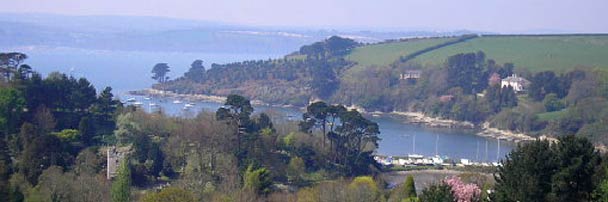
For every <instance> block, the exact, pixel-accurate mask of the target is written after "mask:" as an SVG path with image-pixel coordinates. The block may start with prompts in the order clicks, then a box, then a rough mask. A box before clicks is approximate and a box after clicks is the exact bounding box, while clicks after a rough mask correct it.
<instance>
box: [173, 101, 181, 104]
mask: <svg viewBox="0 0 608 202" xmlns="http://www.w3.org/2000/svg"><path fill="white" fill-rule="evenodd" d="M181 103H182V101H181V100H175V101H173V104H181Z"/></svg>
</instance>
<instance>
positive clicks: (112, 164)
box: [106, 146, 130, 180]
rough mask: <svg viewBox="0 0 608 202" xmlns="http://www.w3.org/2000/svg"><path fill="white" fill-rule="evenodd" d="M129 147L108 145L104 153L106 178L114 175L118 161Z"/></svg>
mask: <svg viewBox="0 0 608 202" xmlns="http://www.w3.org/2000/svg"><path fill="white" fill-rule="evenodd" d="M129 149H130V148H129V147H121V148H116V147H115V146H112V147H109V148H108V150H107V153H106V155H107V156H106V160H107V162H106V178H107V179H108V180H110V179H112V178H113V177H115V176H116V174H117V171H118V167H120V162H121V161H122V159H124V158H125V156H126V155H127V154H128V151H129Z"/></svg>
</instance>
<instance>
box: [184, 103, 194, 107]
mask: <svg viewBox="0 0 608 202" xmlns="http://www.w3.org/2000/svg"><path fill="white" fill-rule="evenodd" d="M191 107H194V105H193V104H191V103H188V104H185V105H184V108H191Z"/></svg>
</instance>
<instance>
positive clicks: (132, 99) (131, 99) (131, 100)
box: [127, 97, 137, 102]
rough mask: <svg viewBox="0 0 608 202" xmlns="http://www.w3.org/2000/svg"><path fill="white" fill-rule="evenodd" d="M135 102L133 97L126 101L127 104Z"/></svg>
mask: <svg viewBox="0 0 608 202" xmlns="http://www.w3.org/2000/svg"><path fill="white" fill-rule="evenodd" d="M135 101H137V100H136V99H135V98H133V97H132V98H129V99H127V102H135Z"/></svg>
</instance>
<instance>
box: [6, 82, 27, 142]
mask: <svg viewBox="0 0 608 202" xmlns="http://www.w3.org/2000/svg"><path fill="white" fill-rule="evenodd" d="M24 105H25V99H24V97H23V95H21V93H19V91H17V90H15V89H13V88H5V87H0V132H2V135H7V134H9V133H12V132H15V129H16V128H17V127H18V126H19V125H18V121H19V120H20V117H21V114H22V113H23V108H24V107H25V106H24Z"/></svg>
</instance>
